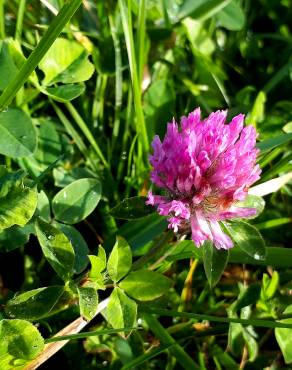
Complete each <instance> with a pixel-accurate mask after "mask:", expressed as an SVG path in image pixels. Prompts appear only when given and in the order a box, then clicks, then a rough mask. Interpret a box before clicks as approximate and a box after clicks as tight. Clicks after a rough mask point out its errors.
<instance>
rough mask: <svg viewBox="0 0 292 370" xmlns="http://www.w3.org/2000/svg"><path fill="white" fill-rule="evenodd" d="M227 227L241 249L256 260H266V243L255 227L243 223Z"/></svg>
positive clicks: (235, 223)
mask: <svg viewBox="0 0 292 370" xmlns="http://www.w3.org/2000/svg"><path fill="white" fill-rule="evenodd" d="M226 226H227V229H228V231H229V233H230V235H231V237H232V239H233V240H234V242H235V243H236V244H237V245H238V246H239V248H240V249H242V250H243V251H244V252H245V253H247V254H248V255H249V256H251V257H253V258H254V259H256V260H262V259H265V257H266V246H265V242H264V240H263V238H262V236H261V234H260V233H259V231H258V230H257V229H256V228H255V227H254V226H252V225H250V224H248V223H246V222H243V221H236V222H232V223H229V224H228V225H226Z"/></svg>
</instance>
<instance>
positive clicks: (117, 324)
mask: <svg viewBox="0 0 292 370" xmlns="http://www.w3.org/2000/svg"><path fill="white" fill-rule="evenodd" d="M104 314H105V317H106V320H107V321H108V323H109V324H110V325H111V326H112V327H113V328H114V329H119V328H132V327H134V325H135V324H136V318H137V304H136V302H135V301H133V300H132V299H130V298H129V297H128V296H127V295H126V294H125V293H124V292H123V291H122V290H121V289H120V288H115V289H114V290H113V291H112V294H111V295H110V298H109V303H108V305H107V308H106V310H105V311H104ZM123 335H124V336H125V333H123ZM127 335H130V333H127Z"/></svg>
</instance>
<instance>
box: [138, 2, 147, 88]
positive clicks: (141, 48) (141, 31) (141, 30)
mask: <svg viewBox="0 0 292 370" xmlns="http://www.w3.org/2000/svg"><path fill="white" fill-rule="evenodd" d="M145 15H146V0H140V2H139V14H138V30H137V49H138V76H139V85H140V86H142V79H143V68H144V56H145V23H146V19H145V18H146V17H145Z"/></svg>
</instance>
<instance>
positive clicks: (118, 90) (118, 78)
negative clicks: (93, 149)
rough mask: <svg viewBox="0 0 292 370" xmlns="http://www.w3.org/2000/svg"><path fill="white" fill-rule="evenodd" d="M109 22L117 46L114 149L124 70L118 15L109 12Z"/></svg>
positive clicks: (117, 132) (118, 126)
mask: <svg viewBox="0 0 292 370" xmlns="http://www.w3.org/2000/svg"><path fill="white" fill-rule="evenodd" d="M109 24H110V30H111V34H112V39H113V43H114V48H115V70H116V73H115V79H116V81H115V117H114V127H113V136H112V145H111V149H112V151H113V150H114V147H115V144H116V140H117V138H118V136H119V131H120V111H121V106H122V97H123V86H122V83H123V71H122V55H121V46H120V39H119V36H118V32H117V28H118V15H116V16H115V19H113V16H112V14H109Z"/></svg>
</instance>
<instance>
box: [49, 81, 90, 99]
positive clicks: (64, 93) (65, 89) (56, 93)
mask: <svg viewBox="0 0 292 370" xmlns="http://www.w3.org/2000/svg"><path fill="white" fill-rule="evenodd" d="M84 91H85V85H84V84H83V83H79V84H67V85H61V86H57V87H47V88H46V89H42V93H44V94H46V95H48V96H50V97H51V98H53V99H54V100H56V101H58V102H61V103H66V102H68V101H70V100H73V99H76V98H77V97H78V96H80V95H81V94H83V93H84Z"/></svg>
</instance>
